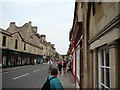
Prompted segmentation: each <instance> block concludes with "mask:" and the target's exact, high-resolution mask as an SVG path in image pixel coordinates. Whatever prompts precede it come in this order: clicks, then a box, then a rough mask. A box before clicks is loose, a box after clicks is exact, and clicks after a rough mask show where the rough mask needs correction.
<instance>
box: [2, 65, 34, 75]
mask: <svg viewBox="0 0 120 90" xmlns="http://www.w3.org/2000/svg"><path fill="white" fill-rule="evenodd" d="M31 66H33V65H29V66H20V67H10V68H9V67H8V68H4V69H3V68H2V70H1V72H0V73H3V72H8V71H14V70H18V69H22V68H27V67H31Z"/></svg>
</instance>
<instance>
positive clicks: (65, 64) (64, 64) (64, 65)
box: [63, 60, 67, 74]
mask: <svg viewBox="0 0 120 90" xmlns="http://www.w3.org/2000/svg"><path fill="white" fill-rule="evenodd" d="M66 66H67V63H66V61H65V60H63V71H64V74H66Z"/></svg>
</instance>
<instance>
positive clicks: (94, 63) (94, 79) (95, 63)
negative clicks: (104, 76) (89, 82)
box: [93, 49, 98, 88]
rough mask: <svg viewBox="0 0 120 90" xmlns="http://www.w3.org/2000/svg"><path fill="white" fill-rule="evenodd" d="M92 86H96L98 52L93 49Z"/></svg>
mask: <svg viewBox="0 0 120 90" xmlns="http://www.w3.org/2000/svg"><path fill="white" fill-rule="evenodd" d="M93 88H98V53H97V49H94V50H93Z"/></svg>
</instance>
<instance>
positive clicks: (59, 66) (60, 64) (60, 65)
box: [58, 61, 62, 74]
mask: <svg viewBox="0 0 120 90" xmlns="http://www.w3.org/2000/svg"><path fill="white" fill-rule="evenodd" d="M61 69H62V62H61V61H60V62H59V63H58V70H59V72H60V74H61Z"/></svg>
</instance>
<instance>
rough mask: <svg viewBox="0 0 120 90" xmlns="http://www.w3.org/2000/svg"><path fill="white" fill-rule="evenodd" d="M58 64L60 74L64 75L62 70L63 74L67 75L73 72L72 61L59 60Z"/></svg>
mask: <svg viewBox="0 0 120 90" xmlns="http://www.w3.org/2000/svg"><path fill="white" fill-rule="evenodd" d="M56 64H57V68H58V70H59V73H60V74H61V73H62V69H63V73H64V74H66V72H68V73H69V72H70V71H71V61H70V60H63V61H62V60H58V61H57V62H56Z"/></svg>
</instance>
